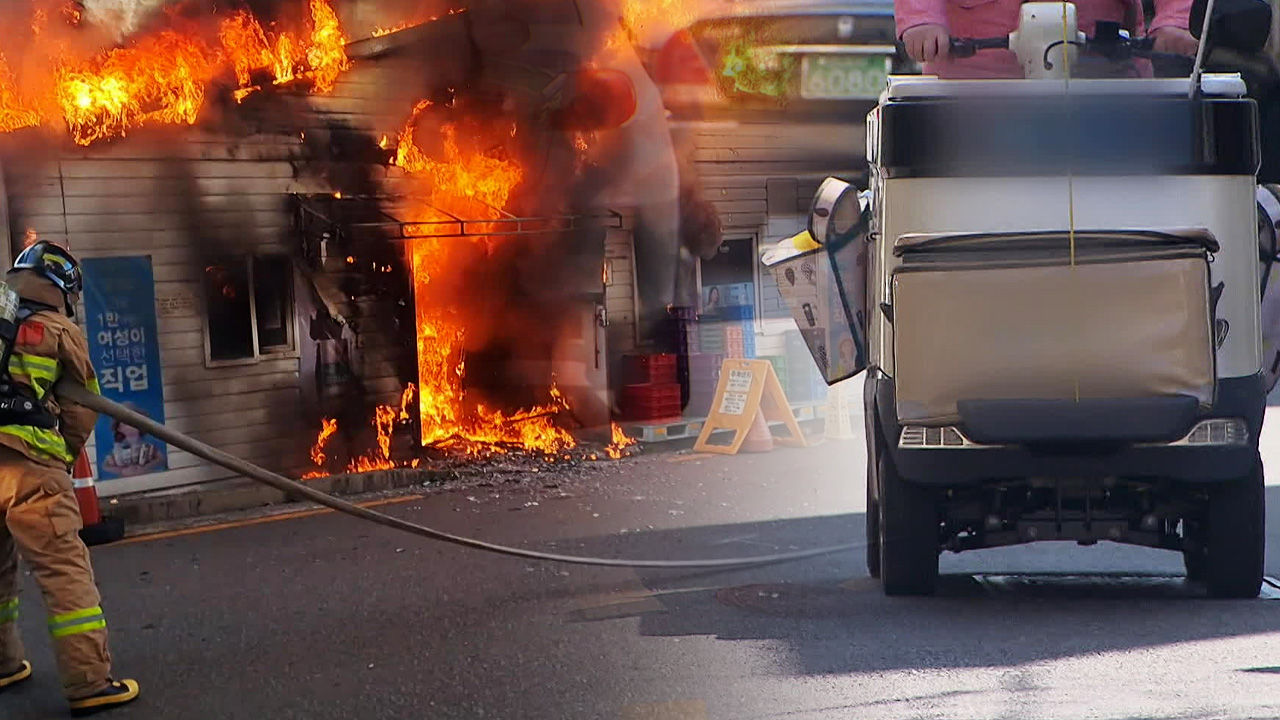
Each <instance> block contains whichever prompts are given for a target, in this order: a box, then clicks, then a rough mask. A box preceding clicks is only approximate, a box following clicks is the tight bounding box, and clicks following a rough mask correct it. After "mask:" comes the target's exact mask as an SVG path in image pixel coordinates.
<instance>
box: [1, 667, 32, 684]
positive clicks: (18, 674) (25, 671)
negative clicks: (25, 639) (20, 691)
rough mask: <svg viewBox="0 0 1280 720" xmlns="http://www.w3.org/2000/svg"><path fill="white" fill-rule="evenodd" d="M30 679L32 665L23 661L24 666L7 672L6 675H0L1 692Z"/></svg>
mask: <svg viewBox="0 0 1280 720" xmlns="http://www.w3.org/2000/svg"><path fill="white" fill-rule="evenodd" d="M30 677H31V663H29V662H27V661H26V660H23V661H22V664H21V665H19V666H18V667H17V669H16V670H13V671H12V672H6V673H4V674H0V690H4V689H5V688H9V687H13V686H14V685H17V684H18V683H20V682H22V681H23V680H26V679H28V678H30Z"/></svg>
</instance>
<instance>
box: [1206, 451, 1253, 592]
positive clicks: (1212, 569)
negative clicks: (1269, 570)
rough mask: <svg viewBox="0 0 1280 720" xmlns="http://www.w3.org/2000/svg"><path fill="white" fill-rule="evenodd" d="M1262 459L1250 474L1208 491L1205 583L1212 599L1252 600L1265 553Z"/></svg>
mask: <svg viewBox="0 0 1280 720" xmlns="http://www.w3.org/2000/svg"><path fill="white" fill-rule="evenodd" d="M1265 521H1266V497H1265V489H1264V487H1263V477H1262V460H1261V458H1259V459H1257V460H1256V461H1255V464H1254V468H1253V472H1251V473H1249V475H1247V476H1245V477H1243V478H1239V479H1236V480H1231V481H1228V482H1224V483H1222V484H1221V485H1218V486H1216V487H1213V488H1212V489H1211V490H1210V492H1209V513H1208V523H1207V524H1208V527H1207V528H1206V531H1207V532H1206V533H1205V544H1206V546H1207V550H1208V553H1207V554H1206V555H1205V567H1204V583H1205V585H1206V586H1207V587H1208V590H1209V595H1210V596H1211V597H1215V598H1255V597H1257V596H1258V592H1259V591H1260V590H1261V589H1262V571H1263V557H1264V555H1265V553H1266V534H1265V530H1266V526H1265Z"/></svg>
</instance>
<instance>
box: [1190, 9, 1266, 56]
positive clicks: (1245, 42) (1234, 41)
mask: <svg viewBox="0 0 1280 720" xmlns="http://www.w3.org/2000/svg"><path fill="white" fill-rule="evenodd" d="M1208 6H1209V2H1208V0H1195V1H1194V2H1193V3H1192V4H1191V21H1190V30H1191V34H1192V35H1194V36H1195V38H1196V39H1197V40H1202V38H1201V37H1200V31H1201V29H1203V28H1204V14H1205V10H1206V9H1207V8H1208ZM1270 35H1271V3H1270V2H1268V1H1267V0H1214V3H1213V16H1212V17H1211V18H1210V19H1209V44H1210V48H1212V47H1224V48H1227V49H1228V50H1234V51H1236V52H1238V53H1243V54H1245V55H1254V54H1257V53H1260V52H1262V50H1263V48H1264V47H1266V44H1267V38H1268V37H1269V36H1270ZM1206 49H1208V48H1206Z"/></svg>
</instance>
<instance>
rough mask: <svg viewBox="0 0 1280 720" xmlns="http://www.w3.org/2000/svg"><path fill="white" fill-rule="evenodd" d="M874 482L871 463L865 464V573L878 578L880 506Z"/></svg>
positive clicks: (874, 477) (874, 476)
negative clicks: (873, 489) (873, 490)
mask: <svg viewBox="0 0 1280 720" xmlns="http://www.w3.org/2000/svg"><path fill="white" fill-rule="evenodd" d="M874 482H876V472H875V470H873V469H872V466H871V462H870V461H868V462H867V515H866V527H867V573H868V574H870V575H871V577H873V578H879V577H880V504H879V503H878V502H876V500H875V497H874V495H875V493H874V492H872V483H874Z"/></svg>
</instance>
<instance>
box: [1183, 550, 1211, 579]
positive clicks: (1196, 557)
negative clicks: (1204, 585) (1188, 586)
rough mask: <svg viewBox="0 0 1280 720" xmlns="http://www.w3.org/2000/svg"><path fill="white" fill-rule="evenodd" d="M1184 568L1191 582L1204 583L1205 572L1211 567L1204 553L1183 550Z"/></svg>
mask: <svg viewBox="0 0 1280 720" xmlns="http://www.w3.org/2000/svg"><path fill="white" fill-rule="evenodd" d="M1182 567H1183V568H1185V569H1186V571H1187V580H1188V581H1189V582H1194V583H1198V582H1204V576H1205V571H1206V570H1207V569H1208V567H1209V562H1208V558H1207V557H1206V556H1205V554H1204V552H1203V551H1199V550H1183V551H1182Z"/></svg>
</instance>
